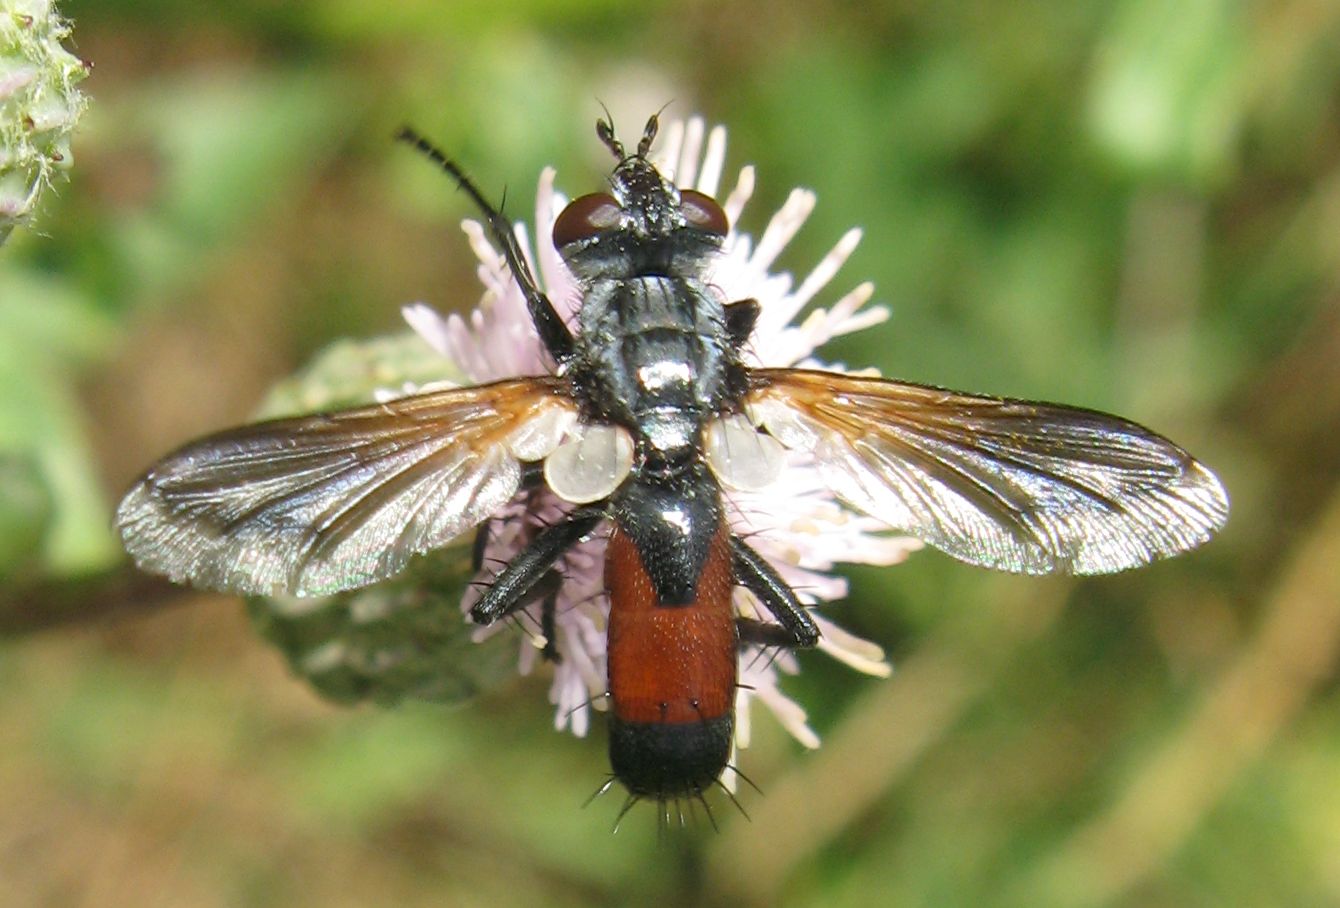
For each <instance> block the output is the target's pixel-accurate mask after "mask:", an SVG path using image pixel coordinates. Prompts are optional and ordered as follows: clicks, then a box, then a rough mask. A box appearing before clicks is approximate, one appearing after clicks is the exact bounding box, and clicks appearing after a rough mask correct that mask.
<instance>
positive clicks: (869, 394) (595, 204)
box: [117, 117, 1228, 801]
mask: <svg viewBox="0 0 1340 908" xmlns="http://www.w3.org/2000/svg"><path fill="white" fill-rule="evenodd" d="M657 128H658V121H657V118H656V117H652V118H651V119H650V120H649V121H648V122H647V126H646V129H645V131H644V133H643V135H642V138H641V140H640V141H639V142H638V145H637V147H636V149H634V150H633V151H632V152H631V153H629V152H628V151H627V150H626V149H625V148H624V146H623V145H622V144H621V143H620V142H619V141H618V140H617V139H616V138H615V136H614V132H613V128H612V127H611V126H610V125H609V123H607V122H606V121H604V120H601V121H598V122H597V133H598V135H599V137H600V139H601V141H602V142H603V143H604V144H605V146H606V147H607V148H608V149H609V150H610V151H611V152H612V153H613V155H614V157H615V159H616V160H617V162H618V163H617V164H616V166H615V168H614V171H613V173H612V175H611V177H610V187H609V191H608V192H601V193H593V194H591V195H587V196H582V197H580V198H578V199H576V200H574V201H573V202H571V203H570V204H569V205H568V206H567V207H566V208H565V209H564V211H563V212H562V214H561V215H560V216H559V217H558V219H557V221H556V222H555V223H554V227H553V239H554V244H555V246H556V247H557V249H558V251H559V253H560V254H561V256H562V258H563V260H564V262H565V263H566V265H567V267H568V269H569V270H570V271H571V272H572V275H573V276H574V278H575V280H576V281H577V284H578V286H579V287H580V290H581V303H580V308H579V309H578V311H577V315H576V318H575V320H573V323H572V324H569V323H568V322H566V321H565V320H564V319H563V318H561V317H560V315H559V314H558V312H557V311H556V309H555V307H554V305H553V304H552V303H551V301H550V300H549V299H548V298H547V297H546V296H545V294H544V293H543V292H542V291H541V290H540V289H539V287H538V285H537V283H536V281H535V279H534V278H533V276H532V275H531V272H530V269H529V267H528V266H527V264H526V259H525V257H524V255H523V253H522V250H521V247H520V245H519V243H518V241H517V239H516V235H515V232H514V230H513V227H512V224H511V223H510V222H509V221H508V220H507V219H506V218H505V217H503V216H502V214H501V213H500V212H498V211H497V210H495V209H494V208H493V207H492V206H491V205H489V203H488V202H487V201H486V200H485V199H484V198H483V196H482V195H481V194H480V193H479V191H478V190H477V189H476V188H475V186H474V185H473V183H471V182H470V181H469V180H468V179H467V178H466V176H465V175H464V173H463V172H462V171H461V170H460V168H459V167H457V166H456V165H455V164H454V163H453V162H452V161H450V160H449V159H447V158H446V157H444V156H443V155H442V154H441V153H440V152H438V151H436V150H435V149H434V148H433V147H432V146H431V145H429V144H428V143H427V142H425V141H424V140H423V139H421V138H419V137H418V136H417V135H415V134H413V133H410V132H408V131H406V132H405V133H404V134H403V135H402V138H405V139H406V140H408V141H409V142H411V143H412V144H414V145H415V146H416V147H418V148H419V149H420V150H421V151H423V152H424V153H426V154H427V155H428V156H429V157H431V158H433V159H434V160H435V161H436V162H437V163H438V164H439V165H440V166H441V167H443V168H444V169H445V170H446V171H447V172H448V173H450V174H451V175H452V176H453V177H454V178H455V179H456V180H457V182H458V183H459V184H460V186H461V188H462V189H464V190H465V191H466V193H467V194H468V195H470V197H471V198H472V199H473V201H474V202H475V204H476V205H477V206H478V207H479V209H480V210H481V211H482V212H483V214H484V217H485V220H486V224H487V229H488V232H489V235H490V236H491V238H492V240H493V241H494V243H495V244H497V246H498V247H499V248H500V249H501V250H502V252H503V256H504V258H505V260H506V264H507V266H508V268H509V269H510V271H511V274H512V275H513V276H514V279H515V281H516V282H517V284H518V285H519V287H520V289H521V292H522V294H523V295H524V298H525V301H526V306H527V309H528V311H529V314H530V318H531V320H532V321H533V323H534V326H535V329H536V331H537V333H538V335H539V338H540V340H541V342H542V343H543V345H544V348H545V349H546V350H547V352H548V355H549V357H550V358H551V360H552V362H553V364H554V365H553V369H552V370H551V372H549V373H548V374H544V375H534V376H521V377H515V378H508V379H505V380H501V381H494V382H492V383H488V384H483V385H479V386H476V387H464V388H451V389H447V390H431V391H425V392H422V393H417V394H412V395H409V396H405V397H401V398H398V399H394V400H390V401H388V402H386V403H381V404H377V405H373V406H366V407H360V408H356V409H350V410H342V411H337V412H333V413H327V414H319V415H313V416H307V417H300V418H296V419H281V420H275V421H271V422H263V423H258V424H254V425H249V426H243V427H241V428H237V429H231V430H228V431H225V432H221V433H219V434H216V435H211V436H208V437H206V438H203V439H201V440H199V441H195V442H192V443H190V444H188V445H186V446H185V447H183V448H181V449H179V450H177V451H176V452H174V453H172V454H170V455H168V456H167V457H165V458H164V459H163V460H161V461H159V462H158V463H157V464H155V465H154V466H153V467H152V468H151V469H150V470H149V471H148V472H147V473H146V474H145V475H144V476H143V477H142V478H141V479H140V480H139V481H138V482H136V483H135V485H134V486H133V487H132V488H131V490H130V491H129V492H128V493H127V495H126V496H125V498H124V500H123V501H122V502H121V505H120V508H119V509H118V512H117V522H118V526H119V528H120V531H121V535H122V538H123V540H124V542H125V546H126V549H127V551H129V552H130V554H131V555H132V556H133V557H134V559H135V561H136V562H137V563H138V564H139V565H140V567H142V568H144V569H145V570H149V571H154V572H157V573H161V574H165V575H167V576H168V577H170V578H172V579H173V580H176V581H181V582H186V583H191V584H193V585H195V586H199V587H204V588H208V589H215V590H221V591H226V592H235V593H245V594H264V595H276V594H288V595H297V596H321V595H327V594H331V593H335V592H338V591H341V590H349V589H354V588H357V587H361V586H365V585H367V584H371V583H374V582H376V581H378V580H380V579H382V578H385V577H388V576H390V575H392V574H395V573H396V572H397V571H399V570H400V569H401V568H403V567H404V566H405V565H406V563H407V562H408V561H409V559H410V558H411V557H412V556H414V555H417V554H421V553H424V552H428V551H431V550H433V549H435V548H439V547H441V546H443V545H445V544H446V543H447V542H449V541H450V540H451V539H452V538H453V537H455V536H457V535H459V534H461V533H464V532H466V531H468V530H470V529H472V528H474V527H477V526H479V525H480V524H482V523H484V522H485V521H487V520H489V518H490V517H492V516H493V515H495V514H496V513H497V512H498V511H500V510H501V509H503V508H504V507H506V506H507V505H508V504H509V502H513V501H514V499H516V497H517V496H518V494H519V493H522V494H524V493H525V492H526V491H527V490H533V489H534V488H536V487H537V484H539V483H543V484H544V486H545V487H547V489H548V490H549V492H552V493H553V494H554V495H556V496H557V497H558V498H559V499H561V500H562V501H563V502H566V503H567V504H568V505H569V507H568V509H567V511H566V513H565V514H564V516H563V517H562V518H561V519H559V520H558V521H556V522H554V523H553V524H552V525H550V526H548V527H547V528H545V529H544V530H542V531H541V532H538V533H536V534H535V535H534V536H533V538H531V539H530V540H529V541H528V543H527V544H526V545H525V546H524V548H522V549H521V551H520V552H519V554H517V555H516V556H515V557H514V558H512V560H511V561H510V562H509V563H508V564H507V565H506V566H505V567H504V568H503V569H502V570H501V571H500V572H499V573H498V574H497V576H496V578H495V579H494V580H493V583H492V585H491V586H490V587H489V589H488V590H487V591H486V592H485V593H484V594H483V596H482V597H481V598H480V599H479V601H478V602H477V603H476V604H475V605H474V607H473V608H472V610H471V612H470V614H471V617H472V618H473V619H474V621H476V622H478V623H479V624H490V623H492V622H495V621H497V620H498V619H499V618H502V617H504V616H507V615H509V614H513V613H515V612H517V611H518V610H519V609H521V608H525V607H529V606H531V605H532V604H534V603H536V602H541V601H542V602H544V603H545V608H546V609H547V610H548V613H549V614H548V617H549V619H550V620H551V621H552V609H553V599H554V596H553V586H554V584H555V583H556V582H557V583H561V580H560V579H558V578H556V575H555V572H554V566H555V564H556V563H557V562H559V561H560V560H561V559H562V558H563V557H564V555H565V553H567V552H568V551H569V550H570V549H572V548H573V547H574V546H576V545H578V544H580V543H582V542H583V540H586V539H589V538H591V537H592V536H593V535H595V534H603V535H604V536H606V537H607V544H606V547H605V567H604V587H605V593H606V596H607V597H608V601H609V618H608V625H607V628H606V635H607V649H606V651H607V671H608V675H607V677H608V694H609V703H610V762H611V766H612V769H613V773H614V777H615V778H616V779H618V780H619V781H620V782H621V783H622V784H623V785H624V786H625V787H627V789H628V790H629V792H630V795H631V797H632V798H634V799H636V798H641V797H647V798H653V799H656V800H659V801H667V800H675V799H678V798H681V797H690V798H701V796H702V792H703V791H704V790H705V789H707V788H708V787H710V786H711V785H713V784H715V783H716V781H717V779H718V778H719V777H720V775H721V773H722V771H723V769H724V768H725V767H726V765H727V760H728V758H729V755H730V752H731V744H732V740H733V736H734V718H735V717H734V703H735V700H736V688H737V681H738V672H739V653H740V649H741V647H742V646H744V645H746V644H758V645H762V646H772V647H787V648H804V647H811V646H814V645H815V644H816V643H817V642H818V640H819V636H820V632H819V628H818V626H817V625H816V623H815V621H814V620H813V619H812V618H811V616H810V615H809V613H808V612H807V610H806V608H805V607H804V606H803V605H802V604H801V602H800V601H799V600H798V599H797V597H796V595H795V593H794V592H793V591H792V589H791V588H790V587H789V586H788V585H787V583H786V582H785V580H783V578H782V576H781V575H780V574H779V572H778V570H777V569H776V568H775V567H774V566H773V565H772V564H770V563H769V561H768V560H767V559H766V558H764V557H763V556H761V555H760V554H759V553H758V552H757V551H755V549H754V548H752V547H751V546H750V544H749V543H748V542H746V541H745V540H744V539H742V538H741V537H740V536H738V535H736V534H735V532H734V531H733V530H732V528H731V525H730V523H729V522H728V520H727V503H726V499H725V497H724V493H723V488H726V489H747V490H758V489H763V488H767V487H769V485H770V484H772V483H774V482H775V481H776V480H777V478H778V476H779V475H780V474H781V472H782V470H783V468H784V465H785V463H786V461H787V458H789V457H802V458H806V459H807V460H808V461H810V462H812V463H813V464H815V465H816V466H817V467H818V468H819V470H820V471H821V475H822V477H823V480H824V482H825V483H826V485H827V486H828V487H829V488H831V490H832V491H833V492H834V493H835V494H836V495H838V496H840V497H841V498H842V499H843V500H844V501H845V502H847V503H848V504H850V505H851V506H853V507H855V508H857V509H859V510H861V511H864V512H866V513H867V514H870V515H872V516H874V517H877V518H878V519H880V520H882V521H884V522H885V523H887V524H888V525H889V526H890V527H893V528H895V529H897V530H901V531H903V532H906V533H908V534H909V535H912V536H915V537H918V538H920V539H922V540H923V541H925V542H926V543H928V544H930V545H932V546H934V547H936V548H939V549H941V550H942V551H944V552H947V553H948V554H950V555H952V556H954V557H955V558H958V559H960V560H963V561H966V562H969V563H972V564H977V565H982V566H985V567H990V568H996V569H999V570H1006V571H1014V572H1019V573H1047V572H1051V571H1067V572H1073V573H1080V574H1092V573H1104V572H1110V571H1119V570H1123V569H1125V568H1130V567H1135V566H1138V565H1141V564H1145V563H1147V562H1150V561H1153V560H1155V559H1158V558H1162V557H1166V556H1170V555H1174V554H1177V553H1179V552H1183V551H1186V550H1188V549H1191V548H1193V547H1195V546H1197V545H1199V544H1200V543H1202V542H1204V541H1206V540H1207V539H1209V538H1210V537H1211V536H1212V535H1213V534H1214V532H1215V531H1216V530H1218V529H1219V527H1221V526H1222V525H1223V523H1224V521H1225V519H1226V518H1227V515H1228V501H1227V496H1226V494H1225V492H1224V489H1223V487H1222V486H1221V485H1220V484H1219V481H1218V480H1217V479H1216V478H1215V477H1214V475H1213V474H1212V473H1210V472H1209V471H1208V470H1207V469H1205V467H1203V466H1202V465H1201V464H1199V463H1198V462H1197V461H1195V460H1194V459H1192V458H1191V456H1190V455H1188V454H1187V453H1186V452H1185V451H1183V450H1182V449H1181V448H1179V447H1177V446H1176V445H1174V444H1173V443H1172V442H1170V441H1168V440H1167V439H1165V438H1163V437H1161V436H1159V435H1156V434H1154V433H1153V432H1151V431H1149V430H1147V429H1145V428H1142V427H1141V426H1138V425H1136V424H1134V423H1132V422H1129V421H1127V420H1124V419H1121V418H1119V417H1115V416H1109V415H1106V414H1102V413H1097V412H1094V411H1090V410H1082V409H1076V408H1072V407H1064V406H1059V405H1055V404H1045V403H1031V402H1025V401H1017V400H1005V399H999V398H992V397H981V396H975V395H967V394H961V393H957V392H953V391H946V390H942V389H939V388H932V387H927V386H923V385H914V384H908V383H904V382H899V381H890V380H885V379H881V378H871V377H858V376H855V375H849V374H843V373H837V372H825V371H817V370H806V369H784V368H754V367H751V366H749V365H748V364H747V361H746V349H747V346H748V344H749V343H750V338H751V335H752V334H753V332H754V328H755V324H756V321H757V319H758V317H759V313H760V307H759V304H758V303H757V302H755V301H754V300H751V299H740V300H728V299H724V298H722V295H721V293H720V292H719V291H717V290H716V289H715V287H714V286H713V285H712V284H711V282H710V281H709V278H708V275H709V273H710V267H711V264H712V262H713V260H714V257H715V256H717V255H718V253H719V252H720V250H721V246H722V243H723V241H724V239H725V237H726V235H727V233H728V228H729V225H728V222H727V216H726V214H725V212H724V211H723V209H722V207H721V206H720V205H719V204H718V203H717V202H716V201H715V200H714V199H713V198H711V197H710V196H708V195H706V194H704V193H701V192H697V191H694V190H691V189H680V188H677V187H676V186H675V185H674V184H673V183H672V182H670V181H669V180H667V179H666V178H665V177H663V176H662V174H661V173H660V171H658V170H657V168H656V167H655V166H654V165H653V164H652V163H651V161H650V159H649V156H648V153H649V151H650V148H651V144H652V142H653V140H654V139H655V137H656V132H657ZM778 494H785V489H780V488H779V489H778ZM740 587H743V588H744V589H745V590H747V591H749V593H751V594H752V595H753V597H754V598H755V599H756V600H757V601H758V602H759V603H760V604H761V605H762V607H763V608H764V609H765V610H766V612H767V613H768V614H770V615H771V617H772V619H773V620H771V621H760V620H756V619H754V618H744V617H741V616H739V615H738V614H737V613H736V610H735V606H734V604H733V599H734V595H735V591H736V590H737V588H740Z"/></svg>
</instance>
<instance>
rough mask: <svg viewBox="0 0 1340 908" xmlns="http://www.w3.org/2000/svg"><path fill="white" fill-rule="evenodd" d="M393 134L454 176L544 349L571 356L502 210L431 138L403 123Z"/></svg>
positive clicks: (558, 357) (561, 357) (559, 357)
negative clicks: (497, 251) (517, 289)
mask: <svg viewBox="0 0 1340 908" xmlns="http://www.w3.org/2000/svg"><path fill="white" fill-rule="evenodd" d="M396 138H397V139H400V140H401V141H402V142H408V143H409V144H410V145H412V146H414V147H415V148H416V149H418V150H419V151H420V152H422V153H423V154H424V155H426V156H427V157H428V159H429V160H431V161H432V162H433V163H435V164H437V166H439V167H441V168H442V169H443V170H445V171H446V172H447V173H449V174H450V175H451V176H452V177H453V178H454V179H455V180H456V183H457V185H459V186H460V187H461V189H462V190H463V191H464V192H465V194H466V195H468V196H469V197H470V199H471V201H473V202H474V203H475V205H476V207H478V208H479V210H480V212H481V213H482V214H483V215H484V220H485V222H486V223H487V224H488V228H489V235H490V236H491V237H492V238H493V242H495V243H497V244H498V245H499V246H500V247H501V248H502V251H503V257H504V258H505V259H506V260H507V267H508V268H509V269H511V272H512V276H513V277H515V278H516V282H517V284H518V286H520V287H521V293H522V294H523V295H524V296H525V297H526V308H527V309H528V310H529V311H530V318H531V321H533V322H534V323H535V330H536V331H537V332H538V333H539V335H540V340H541V342H543V343H544V346H545V349H547V350H548V351H549V355H550V356H552V357H553V358H554V360H555V362H557V363H560V364H562V363H565V362H567V361H568V360H569V359H571V358H572V352H573V340H572V331H570V330H569V329H568V326H567V325H565V324H564V323H563V319H561V318H560V317H559V315H558V312H557V311H556V310H555V309H554V304H553V303H551V302H550V301H549V297H547V296H545V295H544V293H542V292H541V291H540V288H539V286H538V285H537V284H536V283H535V277H534V275H532V274H531V273H530V266H529V265H527V264H526V257H525V256H524V255H522V253H521V245H520V244H519V243H518V242H517V238H516V231H515V230H513V228H512V222H511V221H510V220H508V219H507V216H506V215H504V214H503V213H502V212H501V211H499V210H498V209H496V208H494V207H493V206H492V205H490V204H489V202H488V200H487V199H485V198H484V194H483V193H481V192H480V191H479V188H478V187H477V186H475V184H474V182H473V181H472V180H471V179H470V178H469V177H468V176H466V175H465V171H464V170H462V169H461V167H460V165H459V164H457V163H456V162H455V161H453V160H452V159H451V158H449V157H447V156H446V155H445V154H444V153H442V151H440V150H439V149H438V148H437V146H435V145H433V143H432V142H429V141H428V140H427V139H425V138H424V137H423V136H421V135H419V134H418V133H417V132H415V131H414V130H412V129H410V128H409V127H408V126H406V127H402V128H401V130H400V131H399V132H398V133H396Z"/></svg>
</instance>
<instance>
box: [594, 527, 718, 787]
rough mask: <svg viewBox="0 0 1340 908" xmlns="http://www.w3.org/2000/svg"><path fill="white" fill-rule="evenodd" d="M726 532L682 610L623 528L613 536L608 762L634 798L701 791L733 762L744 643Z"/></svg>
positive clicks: (608, 570)
mask: <svg viewBox="0 0 1340 908" xmlns="http://www.w3.org/2000/svg"><path fill="white" fill-rule="evenodd" d="M726 533H727V531H726V529H725V527H724V526H723V527H721V528H719V529H718V531H717V534H716V535H715V536H714V537H713V539H712V543H711V546H710V548H709V551H708V555H707V558H706V560H705V561H704V563H703V571H702V576H701V577H699V579H698V585H697V597H696V599H695V600H694V601H693V602H691V603H688V604H684V605H667V604H664V603H662V602H660V601H659V599H658V597H657V595H656V590H655V586H654V584H653V583H652V581H651V578H650V577H649V576H648V575H647V569H646V565H644V564H643V561H642V556H641V554H640V553H639V551H638V549H637V546H635V545H634V544H633V542H632V540H630V539H629V538H628V536H627V535H625V534H624V533H623V532H622V531H621V530H620V529H619V528H618V527H617V526H616V527H615V529H614V532H613V533H612V535H611V536H610V540H609V546H608V548H607V549H606V552H605V584H606V587H607V589H608V590H609V597H610V619H609V628H608V631H607V634H608V663H609V691H610V699H611V700H612V701H613V709H612V710H611V712H612V715H611V716H610V766H611V768H612V769H613V770H614V775H615V776H616V777H617V778H618V779H619V780H620V781H621V782H623V784H624V785H625V786H627V788H628V790H629V791H630V792H631V793H632V794H633V795H635V796H645V797H654V798H656V799H658V800H662V801H664V800H667V799H672V798H678V797H680V796H681V795H693V794H699V793H701V792H702V791H703V790H705V789H706V788H707V787H709V786H710V785H712V784H713V783H714V782H716V780H717V778H718V777H719V776H720V775H721V771H722V770H723V769H725V767H726V761H727V760H728V759H729V758H730V751H731V741H732V739H733V737H734V731H735V714H734V706H735V686H736V677H737V672H738V645H739V644H738V637H737V634H736V629H735V615H734V611H733V609H732V607H731V593H732V591H733V589H734V586H735V580H734V573H733V570H732V567H731V553H730V545H729V542H728V537H727V535H726Z"/></svg>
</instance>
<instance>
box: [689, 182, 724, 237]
mask: <svg viewBox="0 0 1340 908" xmlns="http://www.w3.org/2000/svg"><path fill="white" fill-rule="evenodd" d="M679 213H680V214H682V215H684V220H686V221H688V224H689V226H690V227H696V228H697V229H699V230H701V231H703V232H705V233H713V234H716V235H717V236H725V235H726V234H727V233H729V232H730V224H728V223H726V212H724V211H722V210H721V206H720V205H718V204H717V200H716V199H714V198H712V197H711V196H710V195H704V194H703V193H701V192H698V191H697V190H693V189H681V190H680V191H679Z"/></svg>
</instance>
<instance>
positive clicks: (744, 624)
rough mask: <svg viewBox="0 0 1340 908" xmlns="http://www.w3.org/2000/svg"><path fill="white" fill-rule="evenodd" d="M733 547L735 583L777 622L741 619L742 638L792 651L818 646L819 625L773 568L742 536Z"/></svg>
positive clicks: (738, 621) (734, 539)
mask: <svg viewBox="0 0 1340 908" xmlns="http://www.w3.org/2000/svg"><path fill="white" fill-rule="evenodd" d="M730 547H731V562H732V564H733V565H734V567H735V582H736V583H738V584H739V585H740V586H742V587H744V588H745V589H747V590H749V592H751V593H753V594H754V595H755V596H757V597H758V601H759V602H761V603H763V607H764V608H766V609H767V610H768V611H769V612H771V613H772V616H773V617H774V618H776V619H777V623H776V624H770V623H767V622H763V621H754V620H752V619H749V618H740V619H737V621H736V626H737V627H738V628H739V632H740V639H741V640H742V641H744V642H745V643H758V644H760V645H763V646H782V647H786V648H788V649H809V648H810V647H812V646H814V645H815V644H816V643H818V642H819V627H818V625H816V624H815V623H814V619H813V618H811V617H810V615H809V613H808V612H806V611H805V607H804V606H803V605H801V604H800V600H799V599H797V598H796V594H795V592H794V591H793V590H792V589H791V587H789V586H788V585H787V583H786V581H785V580H783V579H782V578H781V576H780V575H779V574H778V573H777V571H776V570H774V569H773V567H772V565H770V564H768V562H767V560H766V559H765V558H764V557H763V556H762V555H760V554H759V553H758V552H755V551H754V550H753V549H751V548H750V547H749V546H748V545H747V544H745V542H744V540H742V539H740V538H739V537H738V536H732V537H731V540H730Z"/></svg>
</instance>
